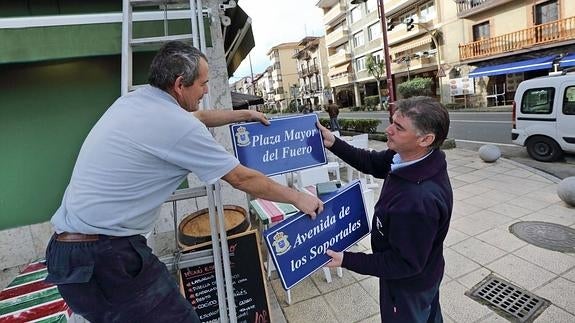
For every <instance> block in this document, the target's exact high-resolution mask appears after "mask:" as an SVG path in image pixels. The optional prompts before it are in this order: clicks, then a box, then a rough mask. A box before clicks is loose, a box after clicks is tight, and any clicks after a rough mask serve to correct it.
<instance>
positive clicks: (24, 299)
mask: <svg viewBox="0 0 575 323" xmlns="http://www.w3.org/2000/svg"><path fill="white" fill-rule="evenodd" d="M47 275H48V271H47V270H46V266H45V265H44V264H43V263H41V262H35V263H31V264H29V265H28V266H27V267H26V268H24V270H23V271H22V272H21V273H20V274H19V275H18V276H16V278H15V279H14V280H13V281H12V282H11V283H10V284H9V285H8V286H7V287H6V288H5V289H4V290H3V291H2V292H0V323H4V322H10V323H14V322H42V323H60V322H68V320H69V319H70V316H71V315H72V312H71V311H70V309H69V307H68V305H66V303H65V302H64V300H63V299H62V297H61V296H60V293H58V289H57V288H56V286H54V285H51V284H48V283H45V282H44V278H46V276H47Z"/></svg>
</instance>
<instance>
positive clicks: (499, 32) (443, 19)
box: [316, 0, 575, 107]
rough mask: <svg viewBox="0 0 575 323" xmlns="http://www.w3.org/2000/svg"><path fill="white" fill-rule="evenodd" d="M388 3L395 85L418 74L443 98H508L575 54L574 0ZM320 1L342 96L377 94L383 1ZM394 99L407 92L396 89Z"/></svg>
mask: <svg viewBox="0 0 575 323" xmlns="http://www.w3.org/2000/svg"><path fill="white" fill-rule="evenodd" d="M383 3H384V7H385V18H386V25H387V30H386V35H387V39H388V49H389V54H390V57H389V59H390V67H391V74H392V77H393V79H394V86H395V88H394V91H395V90H396V88H397V86H398V85H399V84H401V83H402V82H404V81H406V80H409V79H411V78H413V77H428V78H431V79H432V80H433V84H432V89H431V90H432V93H434V95H435V96H436V97H437V98H438V99H440V100H441V101H442V102H444V103H447V102H458V101H461V102H471V104H473V105H475V106H478V107H481V106H486V105H496V104H504V103H509V102H510V101H511V100H512V98H513V95H514V91H515V87H516V85H517V84H518V83H519V82H521V81H522V80H524V79H529V78H533V77H537V76H540V75H546V74H548V73H549V71H550V70H551V69H552V68H553V66H555V64H556V65H557V66H566V65H565V64H567V63H566V62H567V61H566V59H564V61H563V63H562V61H561V60H562V59H563V57H567V55H569V53H571V54H573V53H575V47H574V44H575V34H574V33H575V17H574V15H575V2H573V1H566V0H515V1H512V0H457V1H438V0H407V1H405V0H385V1H383ZM316 6H318V7H320V8H322V9H323V10H324V24H325V29H326V46H327V48H328V65H329V67H330V72H329V76H330V81H331V82H332V87H333V88H334V93H335V97H336V100H337V101H339V103H340V104H342V105H344V106H352V105H359V104H360V103H361V102H362V100H363V98H364V97H365V96H369V95H375V94H377V86H376V83H375V80H374V79H373V77H371V76H370V75H369V73H368V72H367V70H366V68H365V59H366V56H367V55H368V54H371V55H373V56H374V57H375V58H376V59H381V58H382V57H383V55H382V50H381V49H382V46H383V44H382V43H383V42H382V34H381V28H382V27H381V26H382V24H381V20H380V18H379V13H378V1H377V0H367V1H350V0H320V1H319V2H318V3H317V4H316ZM378 27H379V28H378ZM381 87H382V90H383V89H384V88H386V85H385V83H383V84H382V86H381ZM384 91H385V90H384ZM395 92H396V91H395ZM346 93H347V95H346ZM349 93H353V98H352V99H350V97H351V95H349ZM396 98H401V96H400V95H399V93H397V92H396ZM352 101H353V103H351V104H350V103H349V102H352ZM356 102H357V103H356Z"/></svg>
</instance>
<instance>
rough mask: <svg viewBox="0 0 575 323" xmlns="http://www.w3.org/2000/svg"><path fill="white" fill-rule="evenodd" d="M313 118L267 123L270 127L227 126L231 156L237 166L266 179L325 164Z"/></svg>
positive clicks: (285, 119) (276, 119) (277, 119)
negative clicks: (232, 154)
mask: <svg viewBox="0 0 575 323" xmlns="http://www.w3.org/2000/svg"><path fill="white" fill-rule="evenodd" d="M317 121H318V118H317V115H316V114H307V115H302V116H291V117H281V118H275V119H270V125H269V126H265V125H263V124H261V123H260V122H249V123H241V124H234V125H230V133H231V135H232V146H233V147H234V154H235V155H236V157H237V158H238V160H239V161H240V163H241V164H242V165H244V166H246V167H249V168H253V169H256V170H258V171H260V172H262V173H264V174H265V175H267V176H272V175H277V174H283V173H289V172H293V171H297V170H300V169H304V168H310V167H315V166H320V165H324V164H326V163H327V161H326V156H325V149H324V146H323V141H322V138H321V133H320V131H319V129H318V128H317V126H316V122H317Z"/></svg>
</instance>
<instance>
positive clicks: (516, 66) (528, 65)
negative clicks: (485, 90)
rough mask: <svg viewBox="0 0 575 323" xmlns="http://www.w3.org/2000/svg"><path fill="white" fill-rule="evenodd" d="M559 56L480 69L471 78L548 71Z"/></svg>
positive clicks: (471, 74)
mask: <svg viewBox="0 0 575 323" xmlns="http://www.w3.org/2000/svg"><path fill="white" fill-rule="evenodd" d="M555 58H557V55H552V56H545V57H540V58H534V59H528V60H524V61H519V62H512V63H507V64H500V65H492V66H483V67H478V68H476V69H475V70H473V72H471V73H469V77H481V76H491V75H501V74H510V73H519V72H526V71H534V70H546V69H550V68H551V67H552V66H553V60H554V59H555Z"/></svg>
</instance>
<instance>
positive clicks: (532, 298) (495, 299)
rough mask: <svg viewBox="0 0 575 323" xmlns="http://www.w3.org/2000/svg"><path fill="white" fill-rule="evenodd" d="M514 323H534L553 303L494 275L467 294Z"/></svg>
mask: <svg viewBox="0 0 575 323" xmlns="http://www.w3.org/2000/svg"><path fill="white" fill-rule="evenodd" d="M465 294H466V295H467V296H469V297H471V298H472V299H474V300H476V301H478V302H480V303H482V304H485V305H487V306H489V307H491V308H492V309H493V310H495V312H496V313H498V314H499V315H501V316H503V317H505V318H507V319H509V320H511V321H513V322H533V320H535V318H536V317H537V316H539V314H541V313H542V312H543V311H544V310H545V309H546V308H547V307H548V306H549V305H550V304H551V303H550V302H549V301H548V300H546V299H544V298H541V297H538V296H536V295H534V294H532V293H530V292H528V291H526V290H524V289H522V288H519V287H517V286H515V285H513V284H512V283H510V282H507V281H505V280H503V279H501V278H498V277H495V276H493V275H489V276H487V277H486V278H485V279H484V280H483V281H481V282H480V283H479V284H477V285H475V286H474V287H473V288H472V289H471V290H469V291H467V292H466V293H465Z"/></svg>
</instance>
